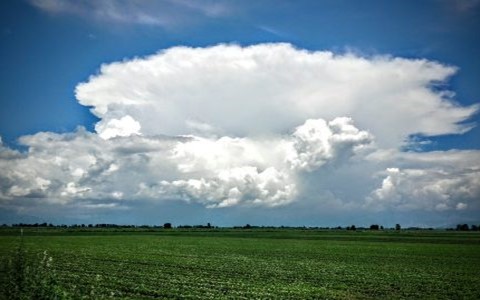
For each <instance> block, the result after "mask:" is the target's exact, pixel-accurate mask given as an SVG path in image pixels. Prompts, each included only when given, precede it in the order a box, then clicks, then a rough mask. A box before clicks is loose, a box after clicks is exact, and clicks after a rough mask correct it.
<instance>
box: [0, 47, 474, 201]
mask: <svg viewBox="0 0 480 300" xmlns="http://www.w3.org/2000/svg"><path fill="white" fill-rule="evenodd" d="M455 72H456V69H455V68H454V67H451V66H447V65H443V64H441V63H438V62H433V61H428V60H419V59H417V60H413V59H402V58H394V57H387V56H383V57H370V58H365V57H359V56H356V55H353V54H343V55H336V54H333V53H331V52H321V51H318V52H310V51H306V50H301V49H296V48H294V47H292V46H291V45H289V44H261V45H255V46H250V47H240V46H236V45H219V46H214V47H209V48H188V47H175V48H171V49H168V50H164V51H161V52H159V53H157V54H155V55H152V56H148V57H145V58H134V59H131V60H125V61H122V62H116V63H111V64H108V65H103V66H102V67H101V68H100V70H99V72H98V73H97V74H96V75H93V76H92V77H90V79H89V80H88V81H87V82H84V83H81V84H79V85H78V86H77V89H76V97H77V99H78V101H79V102H80V103H81V104H82V105H87V106H90V107H91V109H92V112H93V113H94V114H95V115H96V116H97V117H99V118H100V121H99V122H98V123H97V124H96V126H95V129H96V132H95V133H92V132H87V131H85V130H84V129H82V128H79V129H78V130H77V131H75V132H72V133H66V134H57V133H51V132H41V133H37V134H33V135H29V136H23V137H21V138H20V143H21V144H23V145H24V146H26V147H27V149H28V151H26V152H19V151H16V150H12V149H10V148H8V147H6V146H4V145H3V144H0V168H1V170H2V172H1V173H0V205H1V206H3V207H12V206H16V205H17V206H19V205H23V204H22V203H24V202H23V201H26V200H28V199H30V201H37V202H42V203H52V204H54V205H65V204H69V205H70V204H73V205H74V206H75V207H81V206H83V207H87V208H92V209H93V208H103V209H113V208H125V207H127V206H134V205H135V204H134V203H135V202H136V201H137V202H138V201H169V200H182V201H187V202H190V203H192V202H193V203H196V204H199V205H203V206H205V207H208V208H221V207H235V206H243V207H264V208H267V209H268V208H271V207H278V206H285V205H289V204H291V203H295V202H297V203H298V202H301V201H304V200H305V199H307V200H308V201H307V200H305V201H306V202H308V205H313V206H316V207H318V206H322V205H329V204H328V203H330V204H331V203H334V204H335V206H336V207H337V208H338V207H340V208H343V209H349V210H356V211H361V210H365V211H382V210H386V209H400V210H423V211H448V210H451V211H455V210H457V211H461V210H468V209H478V208H479V207H478V206H479V203H478V199H480V182H479V180H478V178H479V170H480V166H479V164H478V161H480V154H479V153H480V152H479V151H477V150H472V151H459V150H452V151H437V152H429V153H413V152H402V150H401V149H404V148H403V147H404V146H405V143H408V142H409V137H410V136H412V135H415V134H422V135H424V136H427V137H428V136H435V135H441V134H461V133H463V132H465V131H467V130H468V129H469V128H470V127H469V126H471V125H465V122H464V121H467V120H468V118H469V117H470V116H472V114H474V113H475V112H476V111H477V108H478V107H477V106H475V105H474V106H470V107H463V106H460V105H459V104H458V103H456V102H455V101H454V96H455V95H454V93H453V92H451V91H448V90H446V89H445V88H444V87H445V86H446V85H444V84H445V82H446V81H447V80H448V78H449V77H450V76H452V75H453V74H454V73H455ZM360 183H361V184H360Z"/></svg>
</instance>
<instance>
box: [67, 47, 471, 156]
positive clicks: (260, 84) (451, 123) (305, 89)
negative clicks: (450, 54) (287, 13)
mask: <svg viewBox="0 0 480 300" xmlns="http://www.w3.org/2000/svg"><path fill="white" fill-rule="evenodd" d="M455 71H456V69H455V68H454V67H451V66H446V65H442V64H440V63H438V62H433V61H428V60H420V59H418V60H413V59H402V58H393V57H372V58H364V57H358V56H355V55H353V54H345V55H335V54H333V53H331V52H321V51H317V52H308V51H305V50H299V49H295V48H294V47H292V46H291V45H288V44H260V45H255V46H250V47H240V46H235V45H218V46H214V47H209V48H188V47H175V48H171V49H168V50H165V51H161V52H159V53H158V54H155V55H152V56H148V57H145V58H135V59H132V60H128V61H123V62H116V63H111V64H108V65H102V67H101V69H100V72H99V74H98V75H95V76H92V77H91V78H90V79H89V81H88V82H85V83H82V84H79V85H78V86H77V89H76V96H77V98H78V100H79V102H80V103H81V104H83V105H87V106H92V107H93V108H92V112H93V113H94V114H95V115H96V116H98V117H99V118H101V119H113V118H118V117H120V116H125V115H130V116H131V117H132V118H134V119H135V120H136V121H138V122H139V123H140V125H141V128H142V133H144V134H147V135H154V134H166V135H182V134H183V135H185V134H191V133H192V124H206V125H207V126H208V127H209V128H215V129H216V130H218V131H219V132H222V133H223V134H225V135H228V136H233V137H245V136H252V135H262V134H283V133H286V132H287V131H288V130H290V129H291V128H293V127H294V126H296V125H298V124H301V123H303V122H304V121H305V120H307V119H317V118H323V119H333V118H336V117H338V116H349V117H351V118H352V119H353V120H355V122H356V124H357V125H359V127H360V128H364V129H365V130H368V131H369V132H370V133H372V134H373V135H374V136H375V137H376V141H377V143H378V144H379V146H381V147H388V148H390V147H400V146H401V145H402V144H403V143H404V142H405V141H406V140H407V139H408V137H409V136H410V135H412V134H423V135H426V136H432V135H440V134H452V133H462V132H465V131H466V130H468V129H469V128H470V127H469V126H468V125H461V124H460V122H462V121H465V120H467V119H468V118H469V117H470V116H472V114H473V113H475V112H476V111H477V109H478V106H470V107H462V106H460V105H458V104H457V103H456V102H455V101H454V98H453V97H454V93H452V92H450V91H447V90H439V89H432V88H431V87H432V86H433V85H437V86H440V85H439V84H440V83H443V82H444V81H446V80H447V79H448V78H449V77H450V76H451V75H453V74H454V73H455Z"/></svg>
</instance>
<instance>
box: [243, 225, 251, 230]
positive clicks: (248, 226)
mask: <svg viewBox="0 0 480 300" xmlns="http://www.w3.org/2000/svg"><path fill="white" fill-rule="evenodd" d="M243 228H245V229H250V228H252V225H250V224H247V225H245V226H244V227H243Z"/></svg>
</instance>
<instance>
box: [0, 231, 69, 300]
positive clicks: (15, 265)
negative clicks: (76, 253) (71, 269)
mask: <svg viewBox="0 0 480 300" xmlns="http://www.w3.org/2000/svg"><path fill="white" fill-rule="evenodd" d="M51 264H52V258H51V257H50V256H48V254H47V252H46V251H45V252H43V254H41V255H35V256H32V257H29V256H28V253H27V250H26V249H25V246H24V243H23V239H22V240H21V241H20V244H19V246H18V247H17V248H16V249H15V251H14V253H13V255H11V256H7V257H5V258H4V261H3V262H2V273H3V276H2V281H1V287H0V293H1V294H0V295H1V297H2V299H3V298H4V299H38V300H43V299H45V300H46V299H64V294H63V292H62V290H61V289H60V287H59V286H58V284H57V280H56V276H55V273H54V271H53V269H52V266H51Z"/></svg>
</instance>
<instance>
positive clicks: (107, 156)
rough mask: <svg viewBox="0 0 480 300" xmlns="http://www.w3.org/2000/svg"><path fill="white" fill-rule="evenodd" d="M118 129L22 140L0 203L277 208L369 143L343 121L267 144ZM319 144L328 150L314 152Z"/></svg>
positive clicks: (8, 160) (307, 127)
mask: <svg viewBox="0 0 480 300" xmlns="http://www.w3.org/2000/svg"><path fill="white" fill-rule="evenodd" d="M127 123H129V122H127ZM119 128H120V129H119ZM122 128H123V127H121V126H117V127H115V130H119V131H118V132H117V131H115V133H116V134H115V135H114V134H113V133H111V132H110V131H101V132H100V134H98V135H97V134H94V133H88V132H85V131H84V130H83V129H79V130H78V131H77V132H75V133H69V134H54V133H38V134H35V135H32V136H24V137H22V138H21V142H22V143H23V144H24V145H26V146H28V147H29V152H28V153H27V155H25V156H19V157H15V156H13V157H5V159H3V160H0V167H1V168H2V170H4V172H3V173H2V175H1V176H2V181H3V182H7V183H11V184H7V185H5V186H3V188H2V189H0V198H3V199H6V200H9V201H10V200H14V199H15V198H18V197H31V198H43V199H47V198H48V199H49V200H48V201H51V202H58V203H69V202H72V201H84V200H88V199H97V200H101V201H111V202H113V203H115V202H116V201H120V200H122V199H127V200H138V199H142V200H152V201H164V200H167V199H183V200H187V201H195V202H198V203H201V204H203V205H205V206H207V207H226V206H234V205H247V206H251V205H256V206H268V207H271V206H279V205H285V204H288V203H291V202H293V201H295V200H296V195H297V182H296V181H297V177H298V174H299V172H302V171H315V170H318V169H319V168H321V167H322V165H324V164H326V163H328V162H330V161H332V162H334V161H335V160H336V159H337V158H338V157H340V156H341V157H342V158H343V159H342V161H343V162H346V161H347V160H348V158H349V157H351V156H355V155H356V154H357V153H355V152H356V149H357V148H359V147H362V146H365V145H367V144H369V143H371V137H370V135H369V134H368V133H366V132H364V131H360V130H358V129H357V128H356V127H354V126H353V124H352V121H351V120H350V119H347V118H337V119H334V120H333V121H330V122H325V121H324V120H307V121H306V122H305V124H303V125H301V126H298V127H297V128H296V130H295V131H294V133H293V134H292V135H278V136H272V137H270V138H268V139H258V138H231V137H221V138H201V137H194V136H190V137H183V138H169V137H161V136H157V137H155V136H140V135H131V136H126V135H124V134H119V133H122V132H124V131H122V130H123V129H122ZM107 129H112V127H108V128H107ZM107 133H109V135H105V134H107ZM110 133H111V134H110ZM113 136H115V138H111V137H113ZM319 143H321V147H324V148H325V149H326V150H319V149H317V148H318V147H317V146H319Z"/></svg>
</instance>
